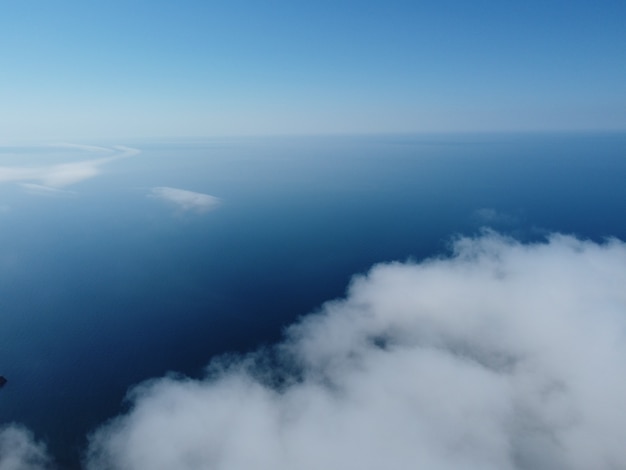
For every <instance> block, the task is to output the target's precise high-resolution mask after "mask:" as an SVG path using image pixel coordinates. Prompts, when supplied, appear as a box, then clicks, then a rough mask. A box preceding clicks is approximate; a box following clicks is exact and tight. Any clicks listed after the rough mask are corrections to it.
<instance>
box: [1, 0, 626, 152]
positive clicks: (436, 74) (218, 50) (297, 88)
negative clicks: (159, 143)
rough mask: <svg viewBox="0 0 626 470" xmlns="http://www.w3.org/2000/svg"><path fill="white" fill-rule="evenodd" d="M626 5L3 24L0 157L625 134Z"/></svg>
mask: <svg viewBox="0 0 626 470" xmlns="http://www.w3.org/2000/svg"><path fill="white" fill-rule="evenodd" d="M625 16H626V5H625V4H624V2H621V1H608V0H604V1H600V2H591V1H582V0H574V1H567V2H566V1H547V2H538V1H531V2H522V3H520V2H516V3H512V2H495V1H480V2H471V3H468V2H463V1H459V0H444V1H437V2H435V1H427V2H409V1H393V2H384V3H382V2H376V1H363V2H356V1H342V2H328V1H322V2H313V3H310V2H309V3H305V2H289V1H268V2H250V1H233V2H202V1H184V2H178V3H172V2H168V1H164V0H156V1H145V0H137V1H133V2H126V1H121V0H113V1H109V2H106V3H104V2H96V3H94V2H91V3H89V4H86V3H82V2H77V1H72V0H62V1H58V2H46V1H37V0H27V1H21V2H9V3H7V4H6V5H3V11H2V15H1V16H0V58H1V61H2V62H1V64H2V74H1V76H0V103H2V110H1V111H0V142H7V141H14V140H38V141H42V140H54V141H74V140H78V141H82V142H85V141H89V140H91V141H94V142H98V141H101V140H103V139H106V140H111V139H138V138H156V137H160V138H163V137H188V136H193V137H215V136H239V135H269V134H271V135H291V134H338V133H339V134H346V133H347V134H368V133H416V132H418V133H419V132H489V131H505V132H509V131H515V132H519V131H571V130H574V131H576V130H587V131H589V130H591V131H603V130H612V131H615V130H622V131H623V130H626V111H625V110H626V85H625V84H626V53H624V44H626V32H625V28H624V27H623V18H624V17H625Z"/></svg>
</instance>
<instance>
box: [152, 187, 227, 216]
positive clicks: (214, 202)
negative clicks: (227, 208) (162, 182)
mask: <svg viewBox="0 0 626 470" xmlns="http://www.w3.org/2000/svg"><path fill="white" fill-rule="evenodd" d="M149 196H150V197H153V198H156V199H159V200H161V201H164V202H166V203H169V204H172V205H174V206H175V207H177V208H178V209H181V210H183V211H193V212H199V213H204V212H208V211H211V210H213V209H215V208H216V207H217V206H219V204H220V203H221V200H220V199H219V198H217V197H215V196H211V195H209V194H204V193H198V192H195V191H187V190H186V189H178V188H170V187H167V186H159V187H155V188H152V189H151V190H150V193H149Z"/></svg>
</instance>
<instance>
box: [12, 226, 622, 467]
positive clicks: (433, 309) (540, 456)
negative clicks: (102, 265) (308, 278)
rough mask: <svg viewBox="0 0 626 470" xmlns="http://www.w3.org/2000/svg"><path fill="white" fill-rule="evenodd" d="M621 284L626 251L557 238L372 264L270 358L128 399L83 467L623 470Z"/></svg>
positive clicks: (225, 363)
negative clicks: (125, 410)
mask: <svg viewBox="0 0 626 470" xmlns="http://www.w3.org/2000/svg"><path fill="white" fill-rule="evenodd" d="M624 286H626V244H624V243H622V242H620V241H616V240H613V241H608V242H606V243H604V244H595V243H592V242H585V241H580V240H577V239H574V238H571V237H566V236H560V235H555V236H553V237H551V238H550V239H549V240H548V241H547V242H546V243H540V244H532V245H524V244H520V243H518V242H515V241H513V240H510V239H506V238H503V237H500V236H498V235H496V234H493V233H486V234H484V235H483V236H481V237H478V238H462V239H459V240H457V241H456V243H455V244H454V248H453V254H452V255H451V256H449V257H446V258H436V259H431V260H428V261H424V262H421V263H417V264H414V263H391V264H381V265H378V266H375V267H374V268H373V269H372V270H371V271H370V272H369V273H368V274H367V275H364V276H358V277H356V278H355V279H354V280H353V282H352V283H351V285H350V288H349V290H348V293H347V295H346V297H345V298H344V299H341V300H336V301H332V302H329V303H327V304H325V305H324V306H323V307H322V308H321V309H320V311H319V312H318V313H315V314H311V315H309V316H306V317H303V319H302V320H301V321H300V322H298V323H297V324H295V325H294V326H292V327H291V328H289V329H288V331H287V333H286V339H285V340H284V341H283V342H282V343H281V344H279V345H277V346H275V347H274V348H271V349H269V350H264V351H260V352H257V353H255V354H251V355H248V356H245V357H240V358H238V359H232V358H231V359H222V360H218V361H214V362H213V363H212V364H211V366H210V367H209V369H208V373H207V377H206V378H205V379H203V380H190V379H180V378H173V377H169V378H162V379H158V380H153V381H150V382H147V383H145V384H143V385H140V386H139V387H137V388H135V389H134V391H133V392H132V393H131V395H130V397H129V399H130V400H131V403H132V407H131V409H130V411H129V413H128V414H126V415H123V416H120V417H118V418H116V419H115V420H113V421H112V422H110V423H108V424H107V425H105V426H104V427H102V428H100V429H99V430H98V431H97V432H96V433H94V434H93V435H92V436H91V438H90V445H89V449H88V457H87V460H86V467H87V468H88V469H90V470H105V469H126V470H135V469H136V470H140V469H141V470H143V469H146V468H150V469H153V470H161V469H163V470H165V469H172V468H176V469H181V470H186V469H189V470H191V469H215V470H226V469H228V470H244V469H245V470H249V469H251V468H254V469H258V470H266V469H267V470H270V469H271V470H282V469H285V470H287V469H289V470H292V469H299V470H307V469H311V470H313V469H315V470H318V469H320V468H323V469H357V468H358V469H376V470H379V469H381V468H392V469H409V468H427V469H431V470H443V469H445V470H451V469H481V470H488V469H493V470H507V469H510V470H513V469H516V470H521V469H529V470H530V469H532V470H543V469H546V470H547V469H561V468H563V469H574V470H577V469H580V470H588V469H607V470H609V469H617V468H625V467H626V446H624V442H623V437H624V436H625V435H626V407H625V406H624V397H626V375H624V373H623V370H624V364H626V289H624ZM0 468H2V467H1V466H0ZM2 470H4V468H2Z"/></svg>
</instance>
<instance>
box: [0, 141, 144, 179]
mask: <svg viewBox="0 0 626 470" xmlns="http://www.w3.org/2000/svg"><path fill="white" fill-rule="evenodd" d="M48 147H58V148H67V149H68V150H81V151H84V152H90V153H105V154H108V156H105V157H100V158H94V159H85V160H80V161H70V162H61V163H55V164H51V165H35V166H0V183H2V182H18V183H26V184H37V185H39V186H46V187H49V188H54V189H61V188H65V187H67V186H71V185H73V184H76V183H79V182H81V181H84V180H86V179H89V178H93V177H94V176H97V175H98V174H100V173H101V172H102V167H103V166H104V165H107V164H108V163H111V162H113V161H115V160H119V159H122V158H128V157H131V156H134V155H137V154H138V153H140V151H139V150H137V149H134V148H130V147H124V146H114V147H110V148H106V147H95V146H85V145H76V144H52V145H50V146H48Z"/></svg>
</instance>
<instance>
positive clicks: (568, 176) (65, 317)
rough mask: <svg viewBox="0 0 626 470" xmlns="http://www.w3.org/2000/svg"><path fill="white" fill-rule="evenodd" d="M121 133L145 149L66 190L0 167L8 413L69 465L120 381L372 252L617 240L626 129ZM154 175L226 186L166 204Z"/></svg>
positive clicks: (203, 352)
mask: <svg viewBox="0 0 626 470" xmlns="http://www.w3.org/2000/svg"><path fill="white" fill-rule="evenodd" d="M116 143H119V144H124V145H129V146H132V147H135V148H139V149H141V150H142V153H141V154H139V155H137V156H134V157H130V158H127V159H123V160H119V161H115V162H112V163H110V164H108V165H106V166H105V167H103V172H102V174H100V175H98V176H97V177H95V178H92V179H87V180H85V181H82V182H79V183H77V184H75V185H73V186H71V188H69V189H71V190H72V191H75V194H73V195H71V196H67V197H66V196H59V197H42V196H36V195H32V194H27V193H25V192H24V191H23V190H22V189H21V188H20V187H19V185H17V184H14V183H0V197H1V198H2V199H1V201H2V207H3V208H4V209H3V210H2V212H0V227H1V230H0V316H1V317H0V318H1V320H0V321H1V328H0V374H2V375H5V376H6V377H8V378H9V384H8V385H7V386H6V387H5V388H4V389H3V390H2V391H1V392H0V423H6V422H11V421H16V422H20V423H24V424H25V425H27V426H28V427H30V428H31V429H32V430H33V431H34V432H35V433H36V435H37V437H39V438H42V439H44V440H45V441H46V442H47V443H48V445H49V447H50V448H51V450H52V452H53V453H54V454H55V456H56V457H57V458H58V459H59V462H60V463H61V464H67V465H73V464H75V463H76V462H77V459H78V456H79V453H80V451H81V449H82V448H83V447H84V445H85V442H86V437H85V436H86V434H87V433H88V432H89V431H90V430H93V429H94V428H95V427H96V426H97V425H99V424H101V423H103V422H104V421H105V420H107V419H108V418H111V417H113V416H115V415H116V414H118V413H120V412H121V411H122V410H123V409H124V404H123V403H122V400H123V397H124V395H125V393H126V391H127V390H128V388H129V387H130V386H131V385H133V384H136V383H138V382H140V381H142V380H145V379H148V378H151V377H158V376H162V375H164V374H165V373H167V372H170V371H173V372H176V373H180V374H185V375H190V376H200V375H201V374H202V369H203V367H204V366H205V365H206V364H207V362H208V361H209V359H210V358H211V357H213V356H215V355H218V354H222V353H225V352H237V351H249V350H253V349H255V348H257V347H258V346H259V345H263V344H268V343H272V342H275V341H277V340H278V339H279V338H280V337H281V331H282V329H283V328H284V327H285V326H286V325H288V324H290V323H292V322H293V321H294V320H295V319H297V318H298V317H299V316H300V315H303V314H306V313H307V312H310V311H312V310H314V309H315V308H316V307H317V306H319V305H320V304H321V303H322V302H324V301H325V300H329V299H332V298H335V297H338V296H341V295H342V294H343V292H344V290H345V288H346V285H347V283H348V282H349V280H350V278H351V276H352V275H353V274H355V273H358V272H363V271H365V270H367V269H368V268H369V267H370V266H371V265H372V264H374V263H377V262H381V261H389V260H406V259H408V258H412V259H416V260H419V259H423V258H425V257H428V256H433V255H436V254H441V253H445V251H446V249H447V246H448V243H449V241H450V240H451V238H452V237H453V236H454V235H456V234H472V233H476V232H477V231H478V230H479V229H480V228H481V227H482V226H490V227H492V228H494V229H496V230H499V231H502V232H505V233H508V234H511V235H513V236H515V237H517V238H520V239H522V240H532V239H539V238H541V237H543V236H545V234H547V233H549V232H552V231H560V232H565V233H573V234H576V235H578V236H580V237H584V238H591V239H594V240H601V239H603V238H604V237H607V236H615V237H618V238H621V239H624V240H626V183H625V182H626V135H624V134H594V135H591V134H578V135H576V134H559V135H542V134H535V135H497V136H492V135H474V136H419V137H412V136H386V137H361V138H348V137H328V138H322V137H320V138H289V139H270V138H266V139H239V140H221V141H219V140H214V141H200V142H184V141H181V142H172V141H170V142H161V143H159V142H116ZM14 153H15V152H14ZM23 154H27V151H25V150H24V151H23V152H22V154H21V158H22V157H23ZM61 157H62V155H61ZM0 158H2V159H3V161H2V165H6V166H10V165H11V164H14V163H15V160H11V158H10V157H8V156H3V154H2V153H0ZM55 158H60V157H59V156H58V155H57V156H55ZM155 186H170V187H176V188H182V189H187V190H192V191H197V192H202V193H207V194H211V195H214V196H217V197H220V198H221V199H222V200H223V203H222V204H221V206H220V207H218V208H217V209H216V210H214V211H212V212H209V213H205V214H197V213H192V212H185V211H181V210H177V209H175V208H173V207H170V206H167V205H165V204H163V203H161V202H160V201H158V200H155V199H154V198H149V197H147V194H148V193H149V190H150V188H152V187H155Z"/></svg>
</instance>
